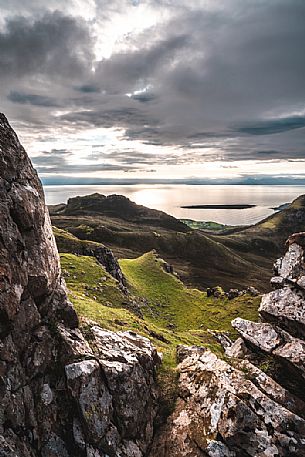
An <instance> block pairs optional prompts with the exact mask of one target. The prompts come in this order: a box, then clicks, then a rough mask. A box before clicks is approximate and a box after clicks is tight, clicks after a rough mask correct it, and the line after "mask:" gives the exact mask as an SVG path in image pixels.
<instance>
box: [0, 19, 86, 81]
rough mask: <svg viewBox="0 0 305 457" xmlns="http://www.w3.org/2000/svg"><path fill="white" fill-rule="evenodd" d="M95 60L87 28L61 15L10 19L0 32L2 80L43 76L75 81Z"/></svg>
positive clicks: (0, 73)
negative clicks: (68, 78)
mask: <svg viewBox="0 0 305 457" xmlns="http://www.w3.org/2000/svg"><path fill="white" fill-rule="evenodd" d="M91 60H92V50H91V41H90V36H89V33H88V29H87V28H86V27H84V26H83V25H82V24H81V23H80V21H79V20H78V19H76V18H73V17H67V16H64V15H62V14H61V13H60V12H53V13H46V14H45V15H44V16H42V17H39V18H36V19H32V18H28V17H18V16H17V17H13V18H10V19H7V21H6V27H5V30H4V31H2V32H1V33H0V77H2V78H5V77H13V78H22V77H24V76H26V75H28V76H29V75H33V74H34V75H38V74H44V75H47V76H48V77H49V76H52V77H53V78H54V77H56V76H65V77H71V78H74V77H75V76H76V75H80V74H84V73H85V69H86V67H87V65H88V64H89V62H90V61H91Z"/></svg>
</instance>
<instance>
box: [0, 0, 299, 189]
mask: <svg viewBox="0 0 305 457" xmlns="http://www.w3.org/2000/svg"><path fill="white" fill-rule="evenodd" d="M0 83H1V84H0V97H1V111H2V112H4V113H5V114H6V116H7V117H8V119H9V121H10V122H11V124H12V126H13V127H14V129H15V130H16V132H17V133H18V136H19V138H20V140H21V142H22V143H23V145H24V146H25V148H26V150H27V151H28V153H29V154H30V156H31V158H32V161H33V163H34V166H35V168H36V169H37V170H38V172H39V174H40V176H41V177H42V178H44V179H45V180H46V181H48V182H49V183H52V182H60V183H63V182H72V181H73V180H74V181H75V180H76V181H78V182H82V180H86V179H87V180H88V179H90V180H91V181H90V182H94V181H96V182H98V181H99V180H112V179H115V180H129V181H132V180H137V179H139V180H144V181H145V180H165V181H166V180H189V181H192V180H197V181H198V180H199V181H200V180H202V181H210V182H218V181H217V180H221V181H223V182H226V181H228V182H231V181H232V180H235V181H236V180H240V181H243V180H244V181H247V182H249V180H250V181H252V182H255V180H258V181H259V182H261V181H264V182H265V183H272V182H280V180H282V181H283V180H284V181H285V179H287V182H290V183H293V182H300V180H304V182H305V1H304V0H143V1H142V0H111V1H106V0H65V1H64V2H63V1H62V0H48V2H45V1H42V0H40V1H39V0H22V1H21V0H10V1H7V0H0Z"/></svg>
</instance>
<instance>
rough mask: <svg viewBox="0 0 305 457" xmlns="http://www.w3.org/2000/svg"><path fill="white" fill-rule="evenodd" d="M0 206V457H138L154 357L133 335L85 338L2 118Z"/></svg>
mask: <svg viewBox="0 0 305 457" xmlns="http://www.w3.org/2000/svg"><path fill="white" fill-rule="evenodd" d="M0 197H1V198H0V456H1V457H72V456H73V457H78V456H80V457H85V456H86V457H106V456H109V457H112V456H119V457H142V456H144V455H145V453H146V449H147V446H148V445H149V443H150V441H151V438H152V433H153V428H152V427H153V420H154V417H155V414H156V404H157V394H156V387H155V368H156V366H157V365H158V363H159V358H158V355H157V353H156V350H155V349H154V347H153V346H152V345H151V344H150V342H149V341H148V340H147V339H145V338H142V337H139V336H137V335H135V334H132V333H129V332H125V333H120V334H116V333H113V332H110V331H105V330H102V329H100V328H99V327H92V328H88V331H87V333H88V338H87V339H88V341H86V339H85V338H84V336H83V335H82V333H81V331H80V330H79V328H78V319H77V315H76V313H75V311H74V309H73V307H72V305H71V304H70V303H69V301H68V299H67V295H66V290H65V284H64V281H63V279H62V278H61V274H60V265H59V259H58V254H57V249H56V246H55V241H54V238H53V234H52V230H51V225H50V221H49V216H48V211H47V210H46V206H45V202H44V196H43V190H42V187H41V184H40V182H39V179H38V177H37V174H36V172H35V170H34V169H33V167H32V165H31V163H30V160H29V158H28V157H27V154H26V152H25V151H24V149H23V148H22V146H21V145H20V143H19V141H18V138H17V136H16V134H15V133H14V131H13V130H12V129H11V127H10V126H9V124H8V121H7V119H6V118H5V116H4V115H0Z"/></svg>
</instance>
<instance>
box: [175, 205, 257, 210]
mask: <svg viewBox="0 0 305 457" xmlns="http://www.w3.org/2000/svg"><path fill="white" fill-rule="evenodd" d="M255 206H256V205H184V206H180V208H183V209H247V208H255Z"/></svg>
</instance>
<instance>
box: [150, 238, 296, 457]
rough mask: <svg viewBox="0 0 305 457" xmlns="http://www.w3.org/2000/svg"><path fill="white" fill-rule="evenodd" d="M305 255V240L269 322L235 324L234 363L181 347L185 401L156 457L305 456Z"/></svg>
mask: <svg viewBox="0 0 305 457" xmlns="http://www.w3.org/2000/svg"><path fill="white" fill-rule="evenodd" d="M304 249H305V233H299V234H295V235H293V236H292V237H290V239H289V240H288V251H287V252H286V254H285V256H284V257H283V258H281V259H279V260H278V261H277V262H276V264H275V269H274V271H275V275H276V276H275V277H274V278H272V281H271V283H272V284H273V285H274V286H275V288H276V289H275V290H274V291H272V292H270V293H269V294H266V295H265V296H264V297H263V299H262V302H261V306H260V315H261V319H262V321H261V322H258V323H255V322H251V321H246V320H243V319H240V318H237V319H235V320H234V321H233V322H232V325H233V327H235V329H236V330H237V331H238V332H239V334H240V336H241V338H239V339H238V340H237V341H236V342H235V343H234V344H233V345H232V346H231V347H228V348H227V349H226V354H227V358H226V359H220V358H218V357H217V356H216V355H215V354H213V353H212V352H210V351H209V350H205V351H204V350H203V349H202V348H196V347H192V348H179V353H178V356H179V357H178V358H179V361H180V362H181V363H180V365H179V371H180V383H179V396H178V401H177V404H176V408H175V411H174V413H173V414H172V415H171V416H170V417H169V418H168V421H167V423H166V424H165V426H164V427H163V429H161V430H160V431H159V433H158V435H157V436H156V438H155V441H154V445H153V448H152V450H151V454H150V456H151V457H157V456H158V457H165V456H166V457H196V456H211V457H235V456H236V457H246V456H253V457H257V456H260V457H263V456H264V457H265V456H266V457H273V456H304V455H305V419H304V418H305V403H304V400H305V392H304V385H305V341H304V335H305V325H304V324H305V322H304V316H305V314H304V310H305V263H304V258H305V257H304V252H305V251H304ZM228 356H229V357H230V358H228ZM181 360H182V361H181Z"/></svg>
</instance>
